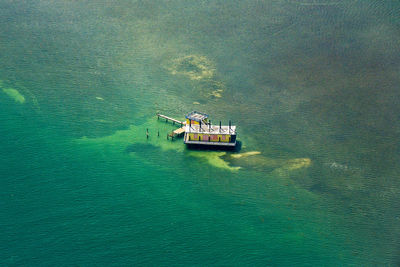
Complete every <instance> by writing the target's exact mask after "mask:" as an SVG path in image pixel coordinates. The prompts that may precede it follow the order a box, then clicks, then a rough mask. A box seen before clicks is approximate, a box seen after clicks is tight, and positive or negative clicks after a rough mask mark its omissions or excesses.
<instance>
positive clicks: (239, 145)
mask: <svg viewBox="0 0 400 267" xmlns="http://www.w3.org/2000/svg"><path fill="white" fill-rule="evenodd" d="M186 148H187V149H188V150H195V151H231V152H240V150H241V149H242V142H241V141H236V146H234V147H232V146H213V145H195V144H194V145H192V144H190V145H189V144H187V145H186Z"/></svg>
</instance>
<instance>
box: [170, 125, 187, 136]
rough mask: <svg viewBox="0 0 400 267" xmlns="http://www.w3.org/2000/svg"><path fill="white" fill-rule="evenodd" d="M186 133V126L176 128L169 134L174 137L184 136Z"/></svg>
mask: <svg viewBox="0 0 400 267" xmlns="http://www.w3.org/2000/svg"><path fill="white" fill-rule="evenodd" d="M184 133H185V127H182V128H179V129H176V130H175V131H173V132H172V133H169V134H168V136H170V137H172V138H174V137H175V136H182V135H183V134H184Z"/></svg>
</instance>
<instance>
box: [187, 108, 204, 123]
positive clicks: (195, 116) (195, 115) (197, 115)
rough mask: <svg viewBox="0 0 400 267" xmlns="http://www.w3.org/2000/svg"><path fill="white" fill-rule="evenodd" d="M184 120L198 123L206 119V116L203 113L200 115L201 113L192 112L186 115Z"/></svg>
mask: <svg viewBox="0 0 400 267" xmlns="http://www.w3.org/2000/svg"><path fill="white" fill-rule="evenodd" d="M185 118H186V119H189V120H192V121H197V122H200V121H202V120H205V119H207V118H208V115H207V114H205V113H202V112H198V111H192V112H190V113H188V114H187V115H186V117H185Z"/></svg>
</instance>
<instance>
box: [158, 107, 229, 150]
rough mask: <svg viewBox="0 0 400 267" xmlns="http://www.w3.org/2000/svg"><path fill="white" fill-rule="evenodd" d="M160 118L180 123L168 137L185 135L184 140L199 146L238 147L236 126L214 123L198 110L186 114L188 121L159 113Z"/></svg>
mask: <svg viewBox="0 0 400 267" xmlns="http://www.w3.org/2000/svg"><path fill="white" fill-rule="evenodd" d="M157 116H158V118H163V119H165V120H166V122H168V121H172V122H173V123H174V124H175V123H178V124H180V125H181V128H179V129H176V130H175V131H173V132H171V133H169V134H168V135H167V138H168V137H171V139H173V138H174V137H175V136H182V135H184V138H183V142H184V143H185V144H186V145H188V146H191V147H192V146H197V147H202V146H204V147H207V148H210V147H220V148H222V147H226V148H235V147H236V143H237V142H236V126H234V125H231V122H230V121H229V125H227V126H226V125H221V122H219V125H212V124H211V121H209V120H208V115H207V114H205V113H202V112H198V111H192V112H190V113H188V114H187V115H186V121H179V120H177V119H174V118H171V117H168V116H165V115H162V114H157Z"/></svg>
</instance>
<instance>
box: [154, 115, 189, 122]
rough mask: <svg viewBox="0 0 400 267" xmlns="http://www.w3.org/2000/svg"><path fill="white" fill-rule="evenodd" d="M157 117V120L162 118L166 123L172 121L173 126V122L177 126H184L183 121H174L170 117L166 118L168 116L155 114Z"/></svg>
mask: <svg viewBox="0 0 400 267" xmlns="http://www.w3.org/2000/svg"><path fill="white" fill-rule="evenodd" d="M157 117H158V118H163V119H165V120H166V121H172V122H173V123H174V124H175V122H176V123H178V124H181V125H185V122H183V121H178V120H177V119H174V118H171V117H168V116H165V115H162V114H159V113H157Z"/></svg>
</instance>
